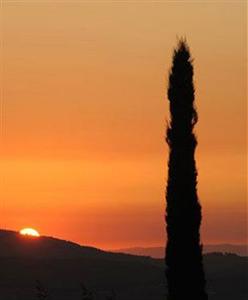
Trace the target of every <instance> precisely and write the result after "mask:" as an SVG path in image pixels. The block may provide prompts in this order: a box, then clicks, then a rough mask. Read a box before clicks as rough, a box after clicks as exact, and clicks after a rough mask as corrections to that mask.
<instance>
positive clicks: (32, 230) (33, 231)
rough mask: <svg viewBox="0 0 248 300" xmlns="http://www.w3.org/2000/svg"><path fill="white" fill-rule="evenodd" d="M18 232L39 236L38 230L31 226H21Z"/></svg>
mask: <svg viewBox="0 0 248 300" xmlns="http://www.w3.org/2000/svg"><path fill="white" fill-rule="evenodd" d="M20 234H22V235H29V236H35V237H38V236H40V234H39V232H38V231H37V230H35V229H33V228H23V229H21V230H20Z"/></svg>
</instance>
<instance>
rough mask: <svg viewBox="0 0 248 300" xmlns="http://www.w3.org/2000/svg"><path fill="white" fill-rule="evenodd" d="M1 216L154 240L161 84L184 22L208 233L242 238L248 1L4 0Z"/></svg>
mask: <svg viewBox="0 0 248 300" xmlns="http://www.w3.org/2000/svg"><path fill="white" fill-rule="evenodd" d="M1 17H2V18H1V19H2V21H1V39H2V45H3V47H2V49H1V75H2V76H1V88H2V97H1V107H2V114H1V116H2V122H1V124H2V125H1V146H0V147H1V161H0V163H1V166H0V168H1V189H0V191H1V192H0V193H1V195H0V199H1V206H0V226H1V227H3V228H8V229H14V230H19V229H20V228H23V227H34V228H36V229H37V230H38V231H39V232H40V233H41V234H44V235H52V236H58V237H61V238H65V239H70V240H74V241H77V242H80V243H81V244H91V245H94V246H98V247H103V248H118V247H128V246H150V245H152V246H154V245H161V244H164V237H165V232H164V220H163V218H164V216H163V214H164V206H165V204H164V189H165V183H166V176H167V155H168V149H167V146H166V144H165V142H164V134H165V126H166V119H167V118H168V103H167V100H166V85H167V75H168V70H169V68H170V65H171V56H172V49H173V47H174V46H175V45H176V41H177V36H182V35H185V36H187V40H188V43H189V45H190V48H191V50H192V55H193V57H194V59H195V60H194V65H195V84H196V97H197V98H196V101H197V107H198V112H199V123H198V125H197V130H196V131H197V136H198V140H199V146H198V150H197V164H198V169H199V196H200V199H201V202H202V205H203V213H204V220H203V227H202V234H203V235H202V237H203V241H204V242H205V243H221V242H232V243H243V242H245V240H246V238H247V237H246V221H247V206H246V184H247V178H246V152H247V150H246V142H245V138H246V84H247V82H246V68H247V64H246V50H247V49H246V4H245V1H236V2H235V3H234V2H233V3H227V2H226V1H224V2H221V1H219V2H217V1H216V2H214V1H205V2H203V1H202V2H201V3H196V2H186V3H185V4H182V3H172V2H166V1H160V2H157V3H155V2H153V3H152V1H143V2H142V1H140V2H133V3H130V2H129V3H128V2H127V1H126V2H125V1H121V2H119V1H115V2H114V1H69V0H68V1H38V0H33V1H7V0H5V1H3V7H2V10H1Z"/></svg>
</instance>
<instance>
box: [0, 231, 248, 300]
mask: <svg viewBox="0 0 248 300" xmlns="http://www.w3.org/2000/svg"><path fill="white" fill-rule="evenodd" d="M204 263H205V269H206V273H207V280H208V291H209V299H210V300H224V299H225V300H231V299H235V300H244V299H247V295H248V291H247V284H246V283H247V267H248V259H247V258H246V257H239V256H237V255H233V254H226V255H224V254H218V253H215V254H208V255H205V257H204ZM36 280H39V281H40V282H41V283H42V284H43V285H44V286H45V287H46V289H47V290H48V292H49V298H48V299H51V300H69V299H70V300H74V299H75V300H76V299H79V300H80V299H81V290H80V284H81V283H84V284H85V285H86V286H87V287H88V288H89V289H91V290H92V291H93V292H94V295H95V298H94V299H96V300H98V299H99V300H101V299H106V296H107V295H109V294H110V292H111V290H114V291H115V293H116V295H117V297H116V299H118V300H139V299H140V300H141V299H142V300H148V299H149V300H150V299H153V300H162V299H165V295H166V283H165V279H164V263H163V260H159V259H153V258H150V257H145V256H134V255H128V254H123V253H111V252H106V251H102V250H99V249H96V248H93V247H84V246H80V245H78V244H75V243H72V242H68V241H64V240H59V239H56V238H52V237H43V236H42V237H40V238H30V237H25V236H21V235H19V233H17V232H13V231H3V230H1V231H0V299H3V300H35V299H37V297H36V291H35V284H36Z"/></svg>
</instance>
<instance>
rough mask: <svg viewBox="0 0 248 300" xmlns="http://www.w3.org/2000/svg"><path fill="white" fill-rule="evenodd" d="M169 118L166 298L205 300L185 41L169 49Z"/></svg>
mask: <svg viewBox="0 0 248 300" xmlns="http://www.w3.org/2000/svg"><path fill="white" fill-rule="evenodd" d="M168 98H169V105H170V114H171V119H170V123H169V125H168V128H167V137H166V141H167V143H168V145H169V150H170V152H169V162H168V181H167V190H166V201H167V208H166V222H167V228H166V229H167V246H166V277H167V283H168V299H169V300H179V299H180V300H182V299H191V300H192V299H197V300H205V299H207V294H206V292H205V275H204V271H203V264H202V247H201V245H200V234H199V230H200V224H201V206H200V204H199V201H198V196H197V188H196V185H197V171H196V166H195V159H194V152H195V147H196V145H197V141H196V138H195V135H194V133H193V128H194V125H195V124H196V122H197V112H196V109H195V107H194V85H193V66H192V59H191V57H190V52H189V48H188V46H187V44H186V41H184V40H180V41H179V43H178V46H177V48H176V49H175V51H174V56H173V65H172V69H171V72H170V75H169V87H168Z"/></svg>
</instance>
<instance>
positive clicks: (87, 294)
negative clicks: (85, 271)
mask: <svg viewBox="0 0 248 300" xmlns="http://www.w3.org/2000/svg"><path fill="white" fill-rule="evenodd" d="M81 291H82V294H81V299H82V300H93V299H94V297H93V292H92V291H91V290H89V289H88V288H87V287H86V286H85V285H84V284H83V283H81Z"/></svg>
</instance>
